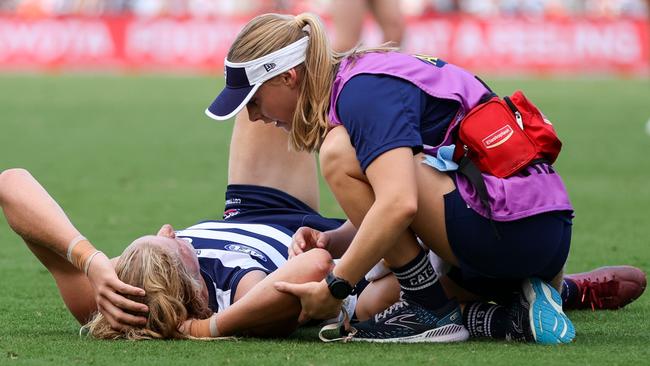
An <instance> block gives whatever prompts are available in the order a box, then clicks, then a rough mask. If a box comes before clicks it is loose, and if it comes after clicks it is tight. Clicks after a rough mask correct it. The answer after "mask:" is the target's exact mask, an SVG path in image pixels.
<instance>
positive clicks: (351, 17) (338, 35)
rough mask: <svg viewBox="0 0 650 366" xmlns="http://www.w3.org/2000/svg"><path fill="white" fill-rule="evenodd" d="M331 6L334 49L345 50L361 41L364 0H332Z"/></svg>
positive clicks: (364, 8)
mask: <svg viewBox="0 0 650 366" xmlns="http://www.w3.org/2000/svg"><path fill="white" fill-rule="evenodd" d="M330 6H331V8H330V9H331V13H332V21H333V22H334V37H335V38H334V45H333V48H334V50H336V51H338V52H345V51H348V50H350V49H352V48H354V47H356V46H357V44H358V43H359V41H361V32H362V30H363V19H364V17H365V14H366V10H367V7H366V6H367V5H366V0H333V1H332V4H331V5H330Z"/></svg>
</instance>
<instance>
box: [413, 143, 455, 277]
mask: <svg viewBox="0 0 650 366" xmlns="http://www.w3.org/2000/svg"><path fill="white" fill-rule="evenodd" d="M422 160H423V155H422V154H418V155H416V156H415V158H414V163H415V166H416V178H417V185H418V212H417V214H416V216H415V219H414V220H413V222H412V224H411V229H413V231H414V232H415V233H416V235H417V236H418V237H419V238H420V240H422V242H423V243H424V244H425V245H426V246H427V247H429V248H430V249H431V250H433V252H434V253H436V254H437V255H438V256H439V257H441V258H442V259H443V260H445V261H446V262H448V263H450V264H453V265H457V264H458V260H457V259H456V256H455V255H454V253H453V251H452V250H451V247H450V245H449V241H448V240H447V229H446V225H445V221H446V219H445V203H444V195H445V194H446V193H448V192H451V191H453V190H454V189H455V185H454V182H453V180H452V179H451V178H450V177H449V176H448V175H447V174H445V173H442V172H439V171H437V170H435V169H433V168H431V167H430V166H428V165H425V164H423V163H422Z"/></svg>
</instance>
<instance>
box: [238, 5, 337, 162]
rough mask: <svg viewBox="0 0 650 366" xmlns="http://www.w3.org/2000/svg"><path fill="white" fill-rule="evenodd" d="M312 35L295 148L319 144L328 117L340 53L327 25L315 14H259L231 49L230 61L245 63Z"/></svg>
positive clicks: (293, 135)
mask: <svg viewBox="0 0 650 366" xmlns="http://www.w3.org/2000/svg"><path fill="white" fill-rule="evenodd" d="M307 35H309V46H308V47H307V54H306V57H305V62H304V67H301V69H300V71H301V72H302V80H301V85H300V94H299V96H298V104H297V106H296V113H295V114H294V116H293V121H292V126H291V131H290V133H289V135H290V137H289V144H290V145H291V147H293V148H294V149H296V150H299V151H301V150H307V151H315V150H317V149H318V148H319V147H320V143H321V142H322V140H323V138H324V137H325V134H326V133H327V129H328V127H329V119H328V117H327V112H328V109H329V103H330V93H331V90H332V80H333V79H334V72H335V66H336V65H337V64H338V63H339V62H340V57H338V56H339V54H337V53H335V52H334V51H332V49H331V47H330V45H329V40H328V38H327V35H326V33H325V28H324V26H323V24H322V23H321V21H320V20H319V19H318V17H317V16H316V15H313V14H310V13H303V14H299V15H296V16H292V15H281V14H263V15H259V16H257V17H255V18H253V20H251V21H250V22H248V24H247V25H246V26H245V27H244V29H242V31H241V32H240V33H239V34H238V35H237V38H236V39H235V42H234V43H233V44H232V46H231V47H230V50H229V51H228V60H229V61H232V62H244V61H250V60H254V59H256V58H259V57H262V56H264V55H267V54H269V53H271V52H273V51H277V50H279V49H281V48H283V47H286V46H288V45H289V44H291V43H293V42H296V41H297V40H299V39H301V38H303V37H305V36H307Z"/></svg>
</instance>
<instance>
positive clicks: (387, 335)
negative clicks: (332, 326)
mask: <svg viewBox="0 0 650 366" xmlns="http://www.w3.org/2000/svg"><path fill="white" fill-rule="evenodd" d="M341 331H342V332H345V333H347V334H346V335H345V336H346V339H347V340H349V341H361V342H382V343H383V342H386V343H420V342H459V341H464V340H466V339H467V338H469V332H468V331H467V329H465V326H463V316H462V314H461V311H460V307H459V306H458V303H457V302H455V301H450V302H449V303H448V304H447V305H445V306H444V307H443V308H441V309H438V310H435V311H433V310H429V309H426V308H424V307H422V306H421V305H419V304H417V303H415V302H413V301H410V300H405V299H401V300H400V301H398V302H396V303H395V304H393V305H391V306H390V307H389V308H388V309H386V310H384V311H383V312H381V313H379V314H377V315H375V316H374V317H372V318H371V319H369V320H366V321H363V322H359V323H356V324H352V325H351V326H350V328H348V329H347V330H343V329H341Z"/></svg>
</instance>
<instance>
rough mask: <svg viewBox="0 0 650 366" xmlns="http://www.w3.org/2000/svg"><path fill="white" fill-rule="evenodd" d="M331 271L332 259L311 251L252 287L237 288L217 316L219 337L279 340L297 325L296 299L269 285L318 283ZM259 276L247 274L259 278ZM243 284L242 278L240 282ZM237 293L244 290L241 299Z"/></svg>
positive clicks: (323, 251) (320, 252)
mask: <svg viewBox="0 0 650 366" xmlns="http://www.w3.org/2000/svg"><path fill="white" fill-rule="evenodd" d="M331 268H332V257H331V256H330V255H329V253H328V252H327V251H325V250H322V249H314V250H310V251H308V252H306V253H304V254H301V255H299V256H297V257H295V258H293V259H291V260H289V261H287V263H286V264H285V265H283V266H282V267H280V268H279V269H278V270H276V271H275V272H273V273H271V274H269V275H268V276H266V277H264V278H263V279H261V278H260V277H257V279H253V280H252V281H253V282H256V283H255V285H254V286H251V287H248V286H246V285H244V287H247V288H240V287H241V286H238V288H237V294H236V300H237V301H235V303H234V304H233V305H231V306H230V307H228V308H227V309H226V310H224V311H223V312H221V313H218V314H217V328H218V330H219V334H220V335H222V336H227V335H236V334H245V335H250V336H256V337H281V336H286V335H289V334H291V333H292V332H293V331H294V330H295V329H296V328H297V327H298V325H299V324H298V315H299V314H300V310H301V307H300V299H299V298H297V297H294V296H291V295H287V294H285V293H282V292H279V291H277V290H276V289H275V287H274V286H273V284H274V283H275V282H278V281H286V282H290V283H305V282H312V281H316V282H317V281H321V280H322V279H323V278H325V276H326V275H327V273H329V271H330V270H331ZM259 273H261V272H259ZM259 273H257V274H255V273H254V272H251V273H249V274H251V275H252V276H259ZM247 276H248V275H247ZM257 280H259V282H257ZM244 281H245V277H244V278H243V279H242V280H241V282H244ZM241 282H240V283H241ZM240 291H245V294H243V296H242V295H241V294H240Z"/></svg>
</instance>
